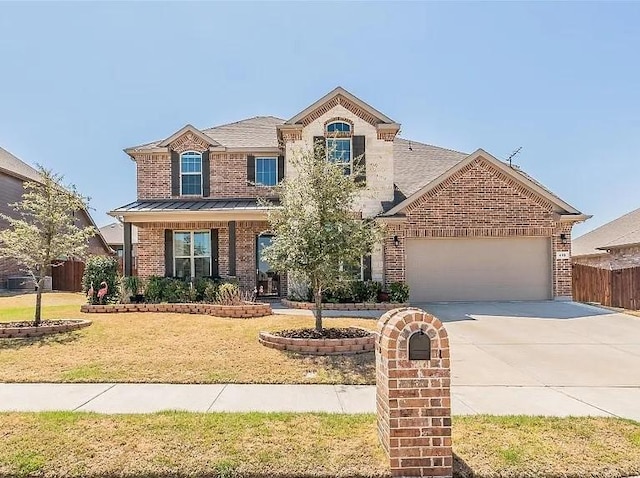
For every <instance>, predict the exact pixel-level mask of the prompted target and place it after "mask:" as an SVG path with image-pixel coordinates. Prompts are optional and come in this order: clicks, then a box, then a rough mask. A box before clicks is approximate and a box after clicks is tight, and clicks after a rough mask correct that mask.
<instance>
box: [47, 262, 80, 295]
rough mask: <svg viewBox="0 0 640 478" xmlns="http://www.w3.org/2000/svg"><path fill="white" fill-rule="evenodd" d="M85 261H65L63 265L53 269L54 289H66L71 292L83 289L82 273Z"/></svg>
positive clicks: (52, 280) (52, 282)
mask: <svg viewBox="0 0 640 478" xmlns="http://www.w3.org/2000/svg"><path fill="white" fill-rule="evenodd" d="M83 273H84V262H81V261H65V262H63V263H62V265H59V266H57V267H53V268H52V269H51V284H52V288H53V290H65V291H69V292H80V291H82V274H83Z"/></svg>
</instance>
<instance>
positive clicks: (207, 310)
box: [80, 302, 272, 319]
mask: <svg viewBox="0 0 640 478" xmlns="http://www.w3.org/2000/svg"><path fill="white" fill-rule="evenodd" d="M80 312H85V313H88V314H93V313H122V312H174V313H179V314H204V315H215V316H216V317H228V318H233V319H248V318H252V317H264V316H265V315H271V314H272V312H271V305H269V304H266V303H263V302H255V303H246V304H242V305H219V304H108V305H89V304H84V305H82V306H81V307H80Z"/></svg>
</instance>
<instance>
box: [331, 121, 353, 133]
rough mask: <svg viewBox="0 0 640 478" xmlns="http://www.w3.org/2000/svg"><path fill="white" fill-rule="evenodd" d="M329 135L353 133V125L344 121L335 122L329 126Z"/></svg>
mask: <svg viewBox="0 0 640 478" xmlns="http://www.w3.org/2000/svg"><path fill="white" fill-rule="evenodd" d="M327 133H351V125H350V124H349V123H345V122H344V121H334V122H333V123H329V124H328V125H327Z"/></svg>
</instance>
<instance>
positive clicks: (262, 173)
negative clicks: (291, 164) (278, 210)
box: [256, 157, 278, 186]
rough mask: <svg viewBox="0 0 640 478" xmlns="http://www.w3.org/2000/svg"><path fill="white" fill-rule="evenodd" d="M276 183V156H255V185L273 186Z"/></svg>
mask: <svg viewBox="0 0 640 478" xmlns="http://www.w3.org/2000/svg"><path fill="white" fill-rule="evenodd" d="M276 184H278V158H271V157H268V158H260V157H256V185H258V186H275V185H276Z"/></svg>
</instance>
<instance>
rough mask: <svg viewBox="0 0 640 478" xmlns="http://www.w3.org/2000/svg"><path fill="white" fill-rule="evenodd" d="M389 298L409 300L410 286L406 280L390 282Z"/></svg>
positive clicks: (402, 300) (392, 299)
mask: <svg viewBox="0 0 640 478" xmlns="http://www.w3.org/2000/svg"><path fill="white" fill-rule="evenodd" d="M389 299H390V300H391V302H408V301H409V286H408V285H407V284H405V283H404V282H392V283H391V284H389Z"/></svg>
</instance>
